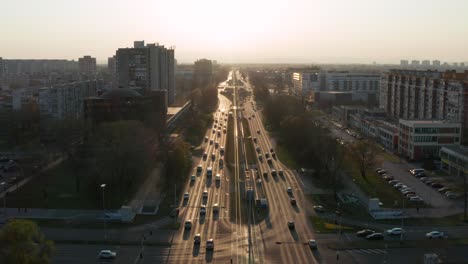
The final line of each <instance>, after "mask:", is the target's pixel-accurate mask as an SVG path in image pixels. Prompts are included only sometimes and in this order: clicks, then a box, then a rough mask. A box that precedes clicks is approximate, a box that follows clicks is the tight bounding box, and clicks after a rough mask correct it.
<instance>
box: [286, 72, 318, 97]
mask: <svg viewBox="0 0 468 264" xmlns="http://www.w3.org/2000/svg"><path fill="white" fill-rule="evenodd" d="M292 78H293V80H292V82H293V93H294V95H295V96H300V97H302V96H307V95H309V94H310V93H311V92H313V91H319V90H320V80H319V73H318V72H314V71H312V72H311V71H297V72H294V73H293V75H292Z"/></svg>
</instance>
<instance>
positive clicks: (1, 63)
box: [0, 57, 6, 78]
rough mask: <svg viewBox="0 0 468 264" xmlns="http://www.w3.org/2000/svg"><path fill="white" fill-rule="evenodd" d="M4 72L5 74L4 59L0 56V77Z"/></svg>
mask: <svg viewBox="0 0 468 264" xmlns="http://www.w3.org/2000/svg"><path fill="white" fill-rule="evenodd" d="M5 74H6V65H5V61H3V58H2V57H0V78H1V77H3V76H4V75H5Z"/></svg>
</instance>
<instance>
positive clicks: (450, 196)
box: [445, 192, 462, 199]
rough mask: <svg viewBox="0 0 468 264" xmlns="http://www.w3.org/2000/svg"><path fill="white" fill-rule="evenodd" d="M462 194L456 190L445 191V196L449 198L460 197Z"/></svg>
mask: <svg viewBox="0 0 468 264" xmlns="http://www.w3.org/2000/svg"><path fill="white" fill-rule="evenodd" d="M461 196H462V194H461V193H455V192H448V193H445V197H447V198H449V199H458V198H460V197H461Z"/></svg>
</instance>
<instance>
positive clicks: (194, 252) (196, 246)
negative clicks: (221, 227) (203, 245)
mask: <svg viewBox="0 0 468 264" xmlns="http://www.w3.org/2000/svg"><path fill="white" fill-rule="evenodd" d="M199 254H200V244H194V245H193V250H192V256H194V257H196V256H198V255H199Z"/></svg>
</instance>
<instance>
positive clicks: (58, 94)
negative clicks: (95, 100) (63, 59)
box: [38, 80, 103, 120]
mask: <svg viewBox="0 0 468 264" xmlns="http://www.w3.org/2000/svg"><path fill="white" fill-rule="evenodd" d="M102 86H103V83H102V81H100V80H89V81H79V82H72V83H64V84H57V85H53V86H51V87H47V88H41V89H39V94H38V102H39V112H40V115H41V118H45V119H54V120H61V119H66V118H71V119H79V118H82V117H83V101H84V99H85V98H87V97H90V96H95V95H96V94H97V92H98V91H99V90H101V89H102Z"/></svg>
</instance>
